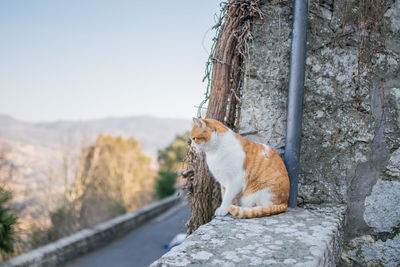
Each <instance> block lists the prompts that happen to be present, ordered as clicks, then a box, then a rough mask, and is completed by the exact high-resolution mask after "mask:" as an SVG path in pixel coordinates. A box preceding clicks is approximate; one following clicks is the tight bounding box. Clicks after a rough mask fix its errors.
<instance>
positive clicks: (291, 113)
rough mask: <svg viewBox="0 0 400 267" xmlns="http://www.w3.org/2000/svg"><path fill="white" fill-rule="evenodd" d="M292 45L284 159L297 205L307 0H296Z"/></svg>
mask: <svg viewBox="0 0 400 267" xmlns="http://www.w3.org/2000/svg"><path fill="white" fill-rule="evenodd" d="M293 10H294V12H293V29H292V47H291V54H290V76H289V95H288V105H287V121H286V144H285V154H284V156H283V160H284V162H285V165H286V168H287V170H288V174H289V178H290V195H289V202H288V205H289V207H291V208H294V207H296V205H297V190H298V176H299V158H300V139H301V122H302V115H303V95H304V71H305V70H304V69H305V59H306V47H307V12H308V1H307V0H295V1H294V8H293Z"/></svg>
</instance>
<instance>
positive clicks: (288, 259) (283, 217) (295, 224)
mask: <svg viewBox="0 0 400 267" xmlns="http://www.w3.org/2000/svg"><path fill="white" fill-rule="evenodd" d="M344 212H345V207H344V206H308V207H306V208H297V209H289V210H288V211H287V212H286V213H283V214H279V215H275V216H271V217H264V218H255V219H238V218H234V217H232V216H226V217H218V218H215V219H214V220H212V221H211V222H210V223H208V224H205V225H203V226H201V227H200V228H199V229H197V231H196V232H194V233H193V234H192V235H191V236H189V237H188V238H187V239H186V240H185V241H184V242H183V243H182V244H181V245H179V246H177V247H175V248H173V249H172V250H171V251H170V252H168V253H167V254H165V255H164V256H163V257H162V258H160V259H159V260H157V261H156V262H154V263H153V264H152V265H151V266H153V267H154V266H304V267H312V266H335V265H336V263H338V261H339V259H340V255H341V253H342V243H343V225H344Z"/></svg>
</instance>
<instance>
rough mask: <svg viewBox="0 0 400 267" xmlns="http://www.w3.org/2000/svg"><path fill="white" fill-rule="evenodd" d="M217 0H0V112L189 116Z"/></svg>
mask: <svg viewBox="0 0 400 267" xmlns="http://www.w3.org/2000/svg"><path fill="white" fill-rule="evenodd" d="M219 10H220V1H217V0H201V1H199V0H180V1H178V0H170V1H165V0H153V1H143V0H142V1H135V0H130V1H128V0H126V1H123V0H85V1H82V0H57V1H54V0H48V1H44V0H35V1H31V0H19V1H15V0H2V1H0V114H7V115H10V116H12V117H14V118H16V119H20V120H24V121H32V122H38V121H54V120H85V119H93V118H103V117H120V116H137V115H152V116H157V117H177V118H190V117H193V116H195V115H196V113H197V110H196V108H195V106H196V105H198V104H199V103H200V102H201V100H202V99H203V98H204V92H205V90H206V83H203V82H202V78H203V76H204V69H205V62H206V61H207V58H208V53H209V48H210V46H211V43H212V41H211V40H212V37H213V36H214V34H215V32H213V31H212V30H211V27H212V26H213V25H214V24H215V14H217V13H219Z"/></svg>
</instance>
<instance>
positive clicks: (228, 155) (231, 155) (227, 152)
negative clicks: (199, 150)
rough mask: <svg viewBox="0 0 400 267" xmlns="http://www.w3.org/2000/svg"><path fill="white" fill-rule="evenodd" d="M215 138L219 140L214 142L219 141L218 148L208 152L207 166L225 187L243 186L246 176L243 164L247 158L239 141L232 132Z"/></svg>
mask: <svg viewBox="0 0 400 267" xmlns="http://www.w3.org/2000/svg"><path fill="white" fill-rule="evenodd" d="M213 138H214V139H218V140H214V141H217V142H216V143H218V146H215V147H212V148H213V149H209V150H207V151H206V160H207V165H208V168H209V170H210V171H211V173H212V175H213V176H214V178H215V179H216V180H217V181H218V182H219V183H221V184H222V185H223V186H228V185H229V184H231V183H240V184H242V183H243V182H244V175H245V172H244V170H243V164H244V160H245V157H246V156H245V153H244V151H243V148H242V146H241V145H240V142H239V140H237V139H236V138H235V136H234V135H233V133H232V132H231V131H229V132H227V133H224V134H220V135H215V136H212V139H213ZM211 141H213V140H211Z"/></svg>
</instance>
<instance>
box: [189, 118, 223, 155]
mask: <svg viewBox="0 0 400 267" xmlns="http://www.w3.org/2000/svg"><path fill="white" fill-rule="evenodd" d="M193 122H194V125H193V129H192V131H191V132H190V139H191V140H192V146H193V147H194V148H195V149H196V151H197V152H202V151H205V147H206V145H207V144H210V143H212V139H213V136H215V135H213V133H225V132H227V131H228V130H229V129H228V127H226V126H225V125H223V124H222V123H221V122H219V121H217V120H213V119H198V118H193Z"/></svg>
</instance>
